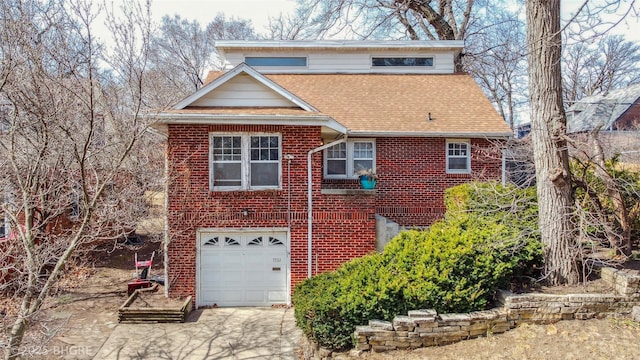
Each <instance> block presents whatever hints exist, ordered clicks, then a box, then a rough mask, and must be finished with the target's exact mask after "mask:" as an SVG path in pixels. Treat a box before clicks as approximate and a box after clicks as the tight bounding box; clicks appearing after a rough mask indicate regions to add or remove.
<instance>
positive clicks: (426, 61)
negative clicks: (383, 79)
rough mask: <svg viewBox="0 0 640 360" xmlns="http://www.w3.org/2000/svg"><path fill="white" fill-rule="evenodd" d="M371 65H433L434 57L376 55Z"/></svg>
mask: <svg viewBox="0 0 640 360" xmlns="http://www.w3.org/2000/svg"><path fill="white" fill-rule="evenodd" d="M371 66H433V58H432V57H374V58H371Z"/></svg>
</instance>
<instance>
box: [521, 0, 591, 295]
mask: <svg viewBox="0 0 640 360" xmlns="http://www.w3.org/2000/svg"><path fill="white" fill-rule="evenodd" d="M526 9H527V47H528V50H529V51H528V63H529V66H528V67H529V91H530V103H531V140H532V144H533V154H534V163H535V167H536V179H537V181H536V184H537V195H538V206H539V213H538V214H539V228H540V237H541V240H542V242H543V244H544V246H545V249H544V251H545V273H546V276H547V280H548V282H549V283H550V284H553V285H556V284H565V283H567V284H576V283H578V282H579V280H580V278H579V267H578V247H577V245H576V226H575V223H574V222H573V216H574V201H573V192H572V184H571V173H570V169H569V154H568V149H567V143H566V140H565V134H566V116H565V113H564V107H563V102H562V76H561V69H560V63H561V54H562V39H561V32H560V31H561V28H560V1H559V0H551V1H543V0H527V2H526Z"/></svg>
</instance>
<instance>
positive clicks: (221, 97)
mask: <svg viewBox="0 0 640 360" xmlns="http://www.w3.org/2000/svg"><path fill="white" fill-rule="evenodd" d="M189 106H205V107H297V106H296V105H295V104H294V103H292V102H291V101H289V100H287V99H285V98H284V97H282V96H281V95H280V94H278V93H276V92H275V91H273V90H272V89H269V88H268V87H267V86H265V85H263V84H262V83H260V82H258V81H256V80H255V79H254V78H252V77H251V76H249V75H247V74H241V75H238V76H236V77H235V78H233V79H231V80H229V81H228V82H226V83H224V84H222V85H221V86H220V87H218V88H216V89H215V90H214V91H211V92H209V93H208V94H206V95H204V96H203V97H201V98H199V99H198V100H196V101H194V102H193V103H191V104H190V105H189Z"/></svg>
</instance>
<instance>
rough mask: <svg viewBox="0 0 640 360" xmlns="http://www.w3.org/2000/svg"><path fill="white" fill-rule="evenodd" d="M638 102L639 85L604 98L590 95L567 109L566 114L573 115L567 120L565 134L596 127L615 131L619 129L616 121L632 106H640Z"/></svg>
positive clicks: (639, 96)
mask: <svg viewBox="0 0 640 360" xmlns="http://www.w3.org/2000/svg"><path fill="white" fill-rule="evenodd" d="M639 100H640V84H637V85H632V86H629V87H626V88H624V89H618V90H613V91H611V92H609V94H607V95H606V96H602V95H592V96H588V97H585V98H582V99H581V100H580V101H579V102H576V103H575V104H574V105H573V106H571V107H570V108H569V109H567V113H568V114H574V115H573V116H569V117H568V119H567V132H568V133H577V132H584V131H591V130H593V129H595V128H597V127H600V128H601V129H603V130H616V129H617V128H618V127H619V126H618V124H617V123H618V121H619V120H620V119H621V118H622V117H623V116H624V115H625V114H626V113H628V112H629V111H631V109H632V108H633V107H634V106H635V107H637V106H640V101H639ZM622 127H623V128H624V127H625V126H622Z"/></svg>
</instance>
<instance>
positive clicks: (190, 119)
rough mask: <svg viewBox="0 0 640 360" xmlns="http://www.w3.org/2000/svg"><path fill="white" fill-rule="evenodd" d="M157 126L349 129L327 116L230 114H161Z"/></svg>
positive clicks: (343, 130)
mask: <svg viewBox="0 0 640 360" xmlns="http://www.w3.org/2000/svg"><path fill="white" fill-rule="evenodd" d="M158 119H159V120H158V121H156V124H157V126H156V127H160V125H165V124H205V125H220V124H238V125H264V124H270V125H291V126H325V127H328V128H330V129H333V130H335V131H337V132H339V133H342V134H346V133H348V131H349V130H348V129H347V128H346V127H345V126H344V125H342V124H340V123H339V122H337V121H336V120H335V119H333V118H331V117H329V116H326V115H306V116H292V115H250V114H248V115H228V114H176V113H161V114H159V115H158Z"/></svg>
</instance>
